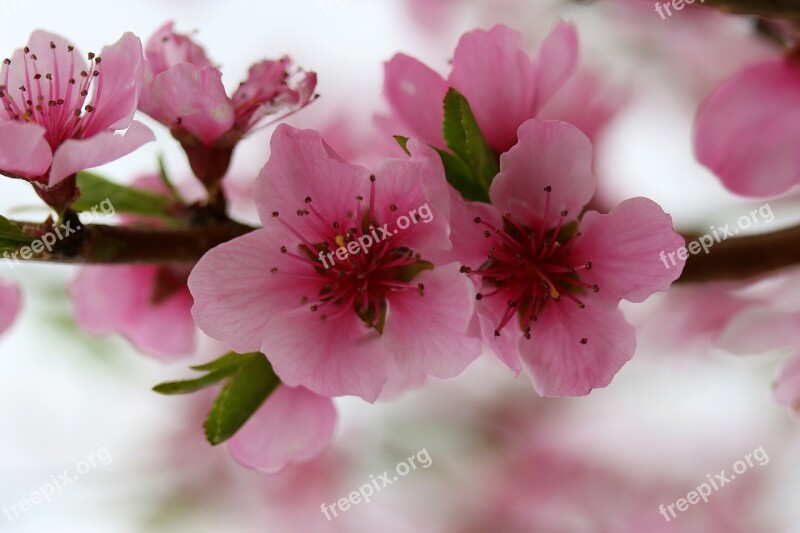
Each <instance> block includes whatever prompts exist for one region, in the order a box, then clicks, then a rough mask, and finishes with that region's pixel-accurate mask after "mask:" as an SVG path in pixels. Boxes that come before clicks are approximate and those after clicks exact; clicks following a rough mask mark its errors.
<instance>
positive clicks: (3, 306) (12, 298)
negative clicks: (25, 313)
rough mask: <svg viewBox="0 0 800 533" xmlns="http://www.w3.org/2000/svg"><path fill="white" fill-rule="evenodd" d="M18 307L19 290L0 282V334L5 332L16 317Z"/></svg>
mask: <svg viewBox="0 0 800 533" xmlns="http://www.w3.org/2000/svg"><path fill="white" fill-rule="evenodd" d="M19 306H20V294H19V289H17V287H16V286H15V285H11V284H9V283H5V282H3V281H0V333H3V332H4V331H6V330H7V329H8V328H9V327H10V326H11V324H13V323H14V320H15V319H16V317H17V313H18V312H19Z"/></svg>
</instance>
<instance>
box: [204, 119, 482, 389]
mask: <svg viewBox="0 0 800 533" xmlns="http://www.w3.org/2000/svg"><path fill="white" fill-rule="evenodd" d="M409 146H410V147H411V151H412V153H413V154H414V155H413V157H411V158H404V159H388V160H386V161H384V162H383V163H382V164H381V166H380V167H379V168H378V171H377V172H376V173H375V177H374V178H372V177H371V176H370V172H369V171H368V170H367V169H365V168H363V167H360V166H357V165H352V164H348V163H346V162H344V161H343V160H341V159H340V158H339V156H338V155H336V154H335V153H334V152H333V150H332V149H331V148H330V147H329V146H328V145H327V144H325V142H324V141H323V140H322V138H321V137H320V136H319V134H318V133H316V132H314V131H311V130H297V129H294V128H291V127H289V126H286V125H281V126H279V127H278V129H277V130H276V131H275V134H274V135H273V137H272V146H271V153H272V155H271V157H270V160H269V162H268V163H267V164H266V166H265V167H264V168H263V169H262V171H261V173H260V175H259V176H258V178H257V180H256V184H255V190H254V194H255V200H256V204H257V206H258V210H259V215H260V217H261V221H262V223H263V224H264V228H263V229H260V230H257V231H255V232H253V233H251V234H248V235H245V236H243V237H240V238H238V239H235V240H233V241H231V242H228V243H225V244H223V245H221V246H218V247H217V248H215V249H213V250H211V252H209V253H208V254H206V256H205V257H203V259H202V260H201V261H200V262H199V263H198V265H197V266H196V267H195V269H194V270H193V272H192V274H191V276H190V278H189V287H190V289H191V292H192V295H193V296H194V299H195V305H194V308H193V310H192V311H193V314H194V317H195V321H196V322H197V324H198V326H199V327H200V329H202V330H203V331H205V332H206V333H207V334H209V335H210V336H212V337H214V338H216V339H218V340H220V341H222V342H224V343H225V344H227V345H230V346H231V347H232V348H233V349H234V350H236V351H239V352H248V351H262V352H264V353H265V354H266V355H267V357H268V358H269V360H270V362H271V363H272V365H273V368H274V370H275V372H276V373H277V374H278V376H279V377H280V378H281V380H282V381H283V382H284V383H285V384H287V385H288V386H290V387H297V386H303V387H306V388H308V389H310V390H311V391H313V392H315V393H317V394H321V395H325V396H337V395H347V394H354V395H358V396H361V397H362V398H364V399H366V400H368V401H374V400H375V399H376V398H377V397H378V395H379V394H380V393H381V390H382V388H383V387H384V385H385V383H386V381H387V376H388V374H389V370H388V368H389V367H388V365H390V364H396V365H397V366H398V368H399V370H400V372H401V373H402V374H404V375H407V376H412V377H413V376H418V375H420V374H425V375H430V376H434V377H438V378H451V377H454V376H456V375H458V374H459V373H460V372H461V371H462V370H464V368H465V367H466V366H467V365H468V364H469V363H470V362H471V361H472V360H473V359H475V358H476V357H477V356H478V354H479V352H480V342H479V339H477V338H474V337H469V336H467V334H466V333H467V328H468V325H469V323H470V319H471V317H472V314H473V309H474V303H473V302H474V297H473V296H471V294H472V293H471V292H470V291H471V288H470V286H469V284H468V283H466V280H464V279H463V278H460V277H459V276H458V275H457V274H458V266H456V265H455V264H451V265H444V266H440V265H436V266H435V267H434V265H433V264H431V263H429V262H428V256H429V255H433V254H435V253H437V251H441V250H443V249H447V248H448V247H449V246H450V241H449V239H448V230H449V202H448V197H449V192H448V188H447V187H448V186H447V183H446V181H445V178H444V172H443V170H442V167H441V163H440V161H439V159H438V156H437V155H436V153H435V152H433V151H432V150H430V149H428V148H427V147H425V146H424V145H421V144H420V143H418V142H415V141H412V142H410V143H409ZM412 211H413V212H414V213H413V214H412ZM403 217H404V218H403ZM401 220H403V221H401ZM412 220H416V223H414V222H412ZM405 222H408V227H407V228H404V229H401V228H402V226H403V225H404V224H405ZM373 227H374V229H372V228H373ZM393 228H396V229H393ZM395 232H396V233H395ZM387 233H388V236H387ZM367 235H370V236H372V237H373V239H372V240H373V243H374V244H373V245H369V246H364V247H363V248H360V249H359V250H358V251H353V252H348V253H347V254H343V253H342V252H341V251H339V250H341V249H340V248H339V247H340V246H347V247H350V248H351V249H352V250H356V248H355V247H356V245H355V244H353V243H357V242H359V239H360V242H364V243H366V242H367V239H366V236H367ZM375 237H377V238H375ZM326 252H328V253H333V252H336V253H340V254H341V255H340V256H339V257H337V256H336V255H332V256H328V257H325V253H326ZM341 257H344V259H341ZM323 260H324V261H325V263H323V262H322V261H323ZM392 360H393V361H392ZM411 381H415V380H411Z"/></svg>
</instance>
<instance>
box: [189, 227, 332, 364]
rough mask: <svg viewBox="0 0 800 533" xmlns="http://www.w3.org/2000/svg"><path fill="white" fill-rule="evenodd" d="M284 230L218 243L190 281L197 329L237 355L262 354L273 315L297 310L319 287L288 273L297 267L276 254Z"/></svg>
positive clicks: (250, 234) (200, 262)
mask: <svg viewBox="0 0 800 533" xmlns="http://www.w3.org/2000/svg"><path fill="white" fill-rule="evenodd" d="M282 230H283V228H278V227H272V228H264V229H260V230H256V231H254V232H252V233H249V234H247V235H244V236H242V237H239V238H236V239H234V240H232V241H229V242H226V243H224V244H221V245H220V246H217V247H216V248H214V249H213V250H211V251H210V252H208V253H207V254H206V255H204V256H203V258H202V259H200V261H199V262H198V263H197V265H196V266H195V267H194V270H193V271H192V273H191V275H190V276H189V289H190V290H191V293H192V296H193V297H194V307H193V308H192V314H193V315H194V318H195V321H196V323H197V326H198V327H199V328H200V329H201V330H203V331H204V332H205V333H206V334H208V335H209V336H211V337H213V338H215V339H217V340H219V341H221V342H223V343H225V344H227V345H229V346H230V347H231V348H233V349H234V350H236V351H238V352H242V353H244V352H254V351H258V350H260V349H261V346H262V344H263V335H264V331H265V326H266V324H267V322H268V321H269V320H270V319H271V318H272V316H273V315H274V314H275V313H277V312H279V311H280V312H284V311H287V310H291V309H293V308H295V307H299V306H300V305H301V304H300V300H301V298H302V297H303V296H309V295H312V294H318V293H319V290H320V289H321V288H322V287H321V284H322V282H323V281H322V280H323V278H321V277H320V281H315V280H313V279H304V278H302V277H301V276H292V275H290V274H289V273H294V272H297V270H298V266H297V264H296V261H295V260H293V259H292V258H291V257H288V256H287V255H284V254H281V253H280V247H281V246H283V245H284V244H285V243H286V240H285V239H286V235H285V233H284V231H282ZM309 268H310V267H309ZM272 269H277V271H275V273H273V272H272ZM268 355H269V354H268Z"/></svg>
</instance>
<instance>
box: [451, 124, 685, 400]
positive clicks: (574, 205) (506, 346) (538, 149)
mask: <svg viewBox="0 0 800 533" xmlns="http://www.w3.org/2000/svg"><path fill="white" fill-rule="evenodd" d="M518 135H519V143H518V144H517V145H515V146H514V147H513V148H512V149H511V150H510V151H508V152H507V153H505V154H503V155H502V156H501V158H500V173H499V174H498V175H497V177H496V178H495V180H494V182H493V183H492V186H491V189H490V191H489V196H490V198H491V200H492V205H488V204H482V203H466V202H454V203H453V206H452V208H453V220H452V223H453V234H452V239H453V244H454V247H455V253H456V255H457V256H458V258H459V260H460V262H461V263H462V264H463V265H465V266H464V267H463V268H462V271H463V272H466V273H468V274H469V275H470V276H471V277H472V279H473V280H474V281H475V283H476V285H477V286H478V288H479V291H480V292H479V293H478V295H477V298H478V300H479V303H478V317H479V320H480V324H481V329H482V331H483V336H484V338H485V339H486V341H487V343H488V344H489V346H490V348H491V349H492V350H493V351H494V352H495V353H496V354H497V355H498V356H499V357H500V359H501V360H502V361H503V362H504V363H505V364H506V365H508V366H509V367H510V368H511V369H512V370H514V371H515V372H519V371H520V370H521V368H522V367H523V366H524V367H525V368H526V369H527V371H528V373H529V374H530V375H531V377H532V379H533V383H534V386H535V388H536V390H537V391H538V392H539V393H540V394H542V395H548V396H551V395H556V396H560V395H583V394H588V393H589V392H590V391H591V390H592V389H593V388H597V387H603V386H606V385H608V384H609V383H610V382H611V379H612V378H613V377H614V375H615V374H616V373H617V371H618V370H619V369H620V368H621V367H622V365H623V364H624V363H625V362H626V361H628V360H629V359H630V358H631V357H632V356H633V353H634V350H635V347H636V340H635V335H634V329H633V327H632V326H630V325H629V324H628V323H627V322H626V321H625V319H624V317H623V315H622V313H621V311H619V310H618V309H617V306H618V304H619V302H620V300H622V299H626V300H629V301H632V302H641V301H643V300H645V299H646V298H647V297H648V296H649V295H650V294H651V293H653V292H654V291H657V290H666V289H667V288H668V287H669V286H670V284H671V283H672V282H673V281H674V280H675V279H677V277H678V276H679V275H680V273H681V271H682V269H683V265H682V264H680V265H678V266H677V267H673V268H671V269H667V268H665V267H664V265H663V263H661V262H660V261H659V253H660V252H662V251H663V250H675V249H677V248H679V247H680V246H682V245H683V239H682V238H681V237H680V236H679V235H677V234H676V233H675V232H674V231H673V229H672V222H671V218H670V217H669V215H666V214H665V213H664V212H663V211H662V210H661V208H660V207H659V206H658V205H656V204H655V203H653V202H652V201H650V200H648V199H645V198H634V199H631V200H626V201H625V202H623V203H621V204H619V205H618V206H617V207H616V208H615V209H614V210H612V211H611V212H610V213H609V214H600V213H597V212H595V211H589V212H586V213H584V214H583V215H582V214H581V213H582V210H583V209H584V206H585V205H586V204H587V203H588V202H589V200H590V199H591V198H592V195H593V192H594V177H593V175H592V170H591V165H592V148H591V144H590V143H589V140H588V139H587V138H586V136H585V135H583V134H582V133H581V132H580V131H579V130H578V129H577V128H575V127H574V126H571V125H569V124H567V123H565V122H555V121H540V120H538V119H532V120H529V121H527V122H525V123H524V124H523V125H522V127H521V128H520V129H519V134H518Z"/></svg>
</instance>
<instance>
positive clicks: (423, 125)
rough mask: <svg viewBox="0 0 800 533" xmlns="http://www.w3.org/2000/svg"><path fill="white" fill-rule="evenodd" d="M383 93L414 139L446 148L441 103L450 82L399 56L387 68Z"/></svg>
mask: <svg viewBox="0 0 800 533" xmlns="http://www.w3.org/2000/svg"><path fill="white" fill-rule="evenodd" d="M383 91H384V94H385V95H386V99H387V101H388V102H389V105H390V106H391V107H392V110H393V111H394V114H395V116H397V117H399V118H400V119H401V120H402V122H403V123H404V125H405V126H406V127H408V128H410V129H411V131H412V132H413V135H414V136H415V137H419V138H421V139H423V140H424V141H425V142H427V143H429V144H432V145H434V146H438V147H439V148H445V146H446V144H445V141H444V137H443V136H442V122H443V120H444V110H443V107H442V102H443V101H444V96H445V94H447V82H446V81H445V80H444V78H442V76H440V75H439V74H438V73H437V72H435V71H434V70H432V69H430V68H428V67H427V66H425V65H424V64H423V63H421V62H419V61H417V60H416V59H414V58H413V57H409V56H407V55H405V54H397V55H395V56H394V57H393V58H392V59H391V60H389V61H388V62H387V63H386V64H385V65H384V83H383ZM395 133H402V132H395Z"/></svg>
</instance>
